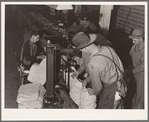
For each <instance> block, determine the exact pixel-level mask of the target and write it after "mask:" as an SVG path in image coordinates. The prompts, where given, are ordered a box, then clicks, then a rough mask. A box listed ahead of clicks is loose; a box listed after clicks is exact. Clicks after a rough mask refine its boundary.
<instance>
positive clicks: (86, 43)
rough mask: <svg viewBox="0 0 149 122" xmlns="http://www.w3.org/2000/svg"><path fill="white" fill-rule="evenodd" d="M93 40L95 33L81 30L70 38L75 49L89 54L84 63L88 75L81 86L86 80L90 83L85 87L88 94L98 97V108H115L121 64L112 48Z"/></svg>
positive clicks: (84, 84)
mask: <svg viewBox="0 0 149 122" xmlns="http://www.w3.org/2000/svg"><path fill="white" fill-rule="evenodd" d="M95 40H96V35H95V34H89V36H87V35H86V34H85V33H83V32H79V33H77V34H76V35H75V36H74V38H73V40H72V42H73V43H74V45H75V47H76V50H81V51H82V52H86V53H88V54H89V61H87V62H88V64H87V65H86V67H87V72H88V74H89V75H88V78H87V80H84V82H83V84H82V86H83V87H85V86H86V84H87V82H91V83H92V87H91V88H87V90H88V93H89V94H90V95H97V96H98V97H99V102H98V105H97V106H98V108H99V109H113V108H117V107H114V103H115V102H114V101H115V94H116V91H117V90H118V88H119V87H118V81H119V80H120V78H121V77H122V74H121V71H123V66H122V63H121V61H120V59H119V57H118V56H117V54H116V53H115V51H114V50H113V49H112V48H110V47H107V46H96V45H95V44H94V43H93V42H94V41H95ZM103 55H104V56H103ZM107 57H108V58H107ZM114 62H115V63H114ZM115 64H116V65H117V66H118V67H119V68H117V66H115ZM120 70H121V71H120ZM117 105H118V104H117Z"/></svg>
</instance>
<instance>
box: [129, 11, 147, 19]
mask: <svg viewBox="0 0 149 122" xmlns="http://www.w3.org/2000/svg"><path fill="white" fill-rule="evenodd" d="M129 15H130V16H133V17H135V18H139V19H144V18H145V17H144V15H141V14H137V13H133V12H131V13H130V14H129Z"/></svg>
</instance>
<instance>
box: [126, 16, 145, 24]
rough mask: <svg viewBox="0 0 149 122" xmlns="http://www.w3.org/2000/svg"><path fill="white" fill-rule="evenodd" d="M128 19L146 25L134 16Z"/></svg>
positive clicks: (142, 20)
mask: <svg viewBox="0 0 149 122" xmlns="http://www.w3.org/2000/svg"><path fill="white" fill-rule="evenodd" d="M128 19H129V20H133V21H136V22H140V23H144V19H141V18H137V17H134V16H129V17H128Z"/></svg>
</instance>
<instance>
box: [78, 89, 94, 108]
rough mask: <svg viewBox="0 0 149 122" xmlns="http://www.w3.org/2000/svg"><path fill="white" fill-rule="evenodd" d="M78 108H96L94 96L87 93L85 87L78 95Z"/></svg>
mask: <svg viewBox="0 0 149 122" xmlns="http://www.w3.org/2000/svg"><path fill="white" fill-rule="evenodd" d="M80 99H81V101H80V106H79V109H95V108H96V96H95V95H89V94H88V91H87V89H86V88H84V89H82V92H81V97H80Z"/></svg>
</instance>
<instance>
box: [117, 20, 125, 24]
mask: <svg viewBox="0 0 149 122" xmlns="http://www.w3.org/2000/svg"><path fill="white" fill-rule="evenodd" d="M116 23H118V24H121V25H124V24H125V21H120V20H116Z"/></svg>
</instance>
